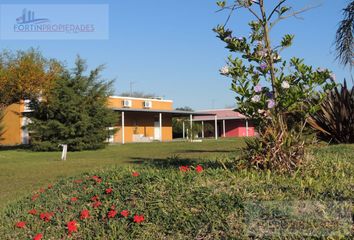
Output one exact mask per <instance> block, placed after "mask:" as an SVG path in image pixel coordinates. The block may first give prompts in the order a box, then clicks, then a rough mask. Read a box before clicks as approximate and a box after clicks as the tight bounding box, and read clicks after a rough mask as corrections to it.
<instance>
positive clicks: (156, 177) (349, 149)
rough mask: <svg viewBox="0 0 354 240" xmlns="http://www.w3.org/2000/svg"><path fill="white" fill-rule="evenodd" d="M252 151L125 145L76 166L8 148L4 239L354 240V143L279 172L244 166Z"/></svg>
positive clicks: (0, 221) (73, 160)
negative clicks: (39, 236) (243, 153)
mask: <svg viewBox="0 0 354 240" xmlns="http://www.w3.org/2000/svg"><path fill="white" fill-rule="evenodd" d="M242 144H243V142H242V140H241V139H236V140H231V141H226V140H224V141H223V140H221V141H206V142H203V143H184V142H174V143H163V144H160V143H152V144H127V145H124V146H123V145H116V146H110V147H108V148H107V149H105V150H102V151H97V152H80V153H70V154H69V159H68V161H67V162H60V161H58V160H57V159H58V158H59V155H60V154H59V153H31V152H27V151H20V150H18V151H13V150H9V151H2V152H1V161H0V162H1V167H2V171H1V173H2V175H1V181H2V182H1V183H2V188H1V191H2V192H1V195H2V198H3V197H4V196H5V197H6V199H7V200H6V202H11V203H10V204H8V205H7V206H6V207H5V208H3V209H2V211H1V212H0V236H1V239H33V238H34V236H36V235H37V234H42V235H43V238H44V239H68V238H72V239H85V240H89V239H112V240H113V239H114V240H116V239H124V240H125V239H154V240H155V239H163V240H167V239H171V240H172V239H173V240H177V239H186V240H187V239H205V240H206V239H213V240H214V239H354V222H353V221H354V218H353V217H354V205H353V202H354V191H353V189H354V174H353V173H354V145H333V146H312V147H311V149H309V152H308V159H309V161H307V162H306V163H305V164H304V165H303V166H302V167H301V168H299V169H298V171H296V172H294V173H292V174H279V173H276V172H270V171H260V170H257V169H252V168H245V167H243V166H244V165H243V164H242V160H241V161H240V160H235V157H236V156H239V155H240V152H239V151H237V149H238V148H239V147H240V146H242ZM198 164H199V167H200V166H202V167H203V169H202V171H197V167H198ZM181 166H184V167H185V168H186V166H188V167H187V169H188V170H185V171H184V170H183V168H182V170H183V171H181V169H180V168H179V167H181ZM135 171H136V172H137V173H139V174H138V175H137V176H136V175H134V174H133V173H134V172H135ZM69 176H72V177H69ZM49 183H53V186H51V187H48V188H47V185H48V184H49ZM4 187H5V188H4ZM40 187H43V189H42V190H39V188H40ZM4 189H6V190H4ZM109 189H110V190H109ZM33 190H36V191H35V192H33ZM107 190H109V191H110V192H109V193H108V192H107ZM30 192H31V194H29V193H30ZM24 195H26V196H24ZM21 196H24V197H23V198H21V199H20V200H19V201H13V200H15V199H17V198H19V197H21ZM73 198H74V200H73ZM4 204H5V203H3V205H4ZM30 210H31V211H32V210H35V211H36V212H35V213H33V214H30V213H29V211H30ZM123 210H125V211H128V212H129V215H128V216H126V217H125V216H124V215H121V211H123ZM82 211H87V214H89V215H86V217H83V212H82ZM112 214H113V215H112ZM45 216H47V217H48V219H46V217H45ZM137 216H138V217H139V218H140V217H141V216H143V217H144V219H143V221H142V222H136V221H135V217H137ZM19 223H21V224H25V226H24V227H18V226H17V224H19ZM69 224H74V228H69ZM70 229H74V230H72V231H73V232H71V230H70ZM71 234H72V236H71Z"/></svg>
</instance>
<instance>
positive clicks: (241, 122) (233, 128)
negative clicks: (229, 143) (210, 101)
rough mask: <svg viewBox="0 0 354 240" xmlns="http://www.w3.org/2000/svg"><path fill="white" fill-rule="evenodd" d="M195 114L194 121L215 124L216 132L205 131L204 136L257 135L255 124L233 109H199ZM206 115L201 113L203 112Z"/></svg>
mask: <svg viewBox="0 0 354 240" xmlns="http://www.w3.org/2000/svg"><path fill="white" fill-rule="evenodd" d="M197 113H198V114H200V115H196V116H193V122H201V123H202V126H204V125H205V124H207V123H208V124H211V125H212V126H214V132H210V131H209V132H208V131H205V132H204V131H203V133H202V136H201V137H202V138H204V137H214V136H215V137H252V136H255V130H254V125H253V123H252V121H250V120H249V119H247V118H246V117H245V116H244V115H242V114H241V113H239V112H235V111H234V110H233V109H212V110H203V111H197ZM203 113H204V114H206V115H204V116H203V115H201V114H203ZM215 129H216V132H215Z"/></svg>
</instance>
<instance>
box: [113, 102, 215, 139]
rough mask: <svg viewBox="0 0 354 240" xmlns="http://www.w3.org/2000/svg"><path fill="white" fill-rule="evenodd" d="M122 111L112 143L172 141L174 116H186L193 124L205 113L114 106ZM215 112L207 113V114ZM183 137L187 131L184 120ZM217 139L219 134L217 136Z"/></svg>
mask: <svg viewBox="0 0 354 240" xmlns="http://www.w3.org/2000/svg"><path fill="white" fill-rule="evenodd" d="M112 110H114V111H116V112H119V113H120V121H119V123H118V125H117V126H115V127H116V128H118V131H117V132H116V134H115V135H114V136H111V137H110V138H109V142H110V143H122V144H125V143H128V142H151V141H160V142H162V141H172V140H173V138H172V118H185V119H186V120H187V121H189V123H190V126H192V125H193V118H194V117H195V116H202V115H203V116H204V115H205V114H204V113H197V112H193V111H179V110H155V109H132V108H112ZM209 115H210V116H212V115H213V114H207V116H209ZM183 126H184V127H183V136H184V137H183V138H185V136H186V134H185V132H186V131H187V129H186V127H185V124H184V122H183ZM216 139H217V136H216Z"/></svg>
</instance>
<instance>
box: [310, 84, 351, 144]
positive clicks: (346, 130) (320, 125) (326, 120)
mask: <svg viewBox="0 0 354 240" xmlns="http://www.w3.org/2000/svg"><path fill="white" fill-rule="evenodd" d="M308 122H309V124H310V125H311V126H312V127H313V128H314V129H315V130H316V131H317V135H318V137H319V139H321V140H324V141H327V142H334V143H354V86H353V87H352V88H351V89H348V87H347V83H346V81H345V80H344V84H343V85H342V86H341V87H340V89H339V87H335V88H334V89H333V90H332V91H331V92H330V93H329V94H328V96H327V97H326V99H325V100H324V101H323V102H322V104H321V105H320V109H319V111H317V112H316V113H314V114H312V115H311V117H310V118H309V120H308Z"/></svg>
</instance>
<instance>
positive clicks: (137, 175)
mask: <svg viewBox="0 0 354 240" xmlns="http://www.w3.org/2000/svg"><path fill="white" fill-rule="evenodd" d="M139 175H140V173H138V172H133V173H132V176H133V177H139Z"/></svg>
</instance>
